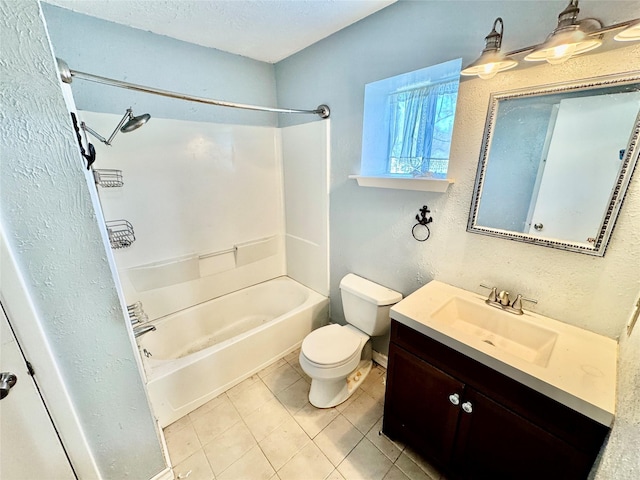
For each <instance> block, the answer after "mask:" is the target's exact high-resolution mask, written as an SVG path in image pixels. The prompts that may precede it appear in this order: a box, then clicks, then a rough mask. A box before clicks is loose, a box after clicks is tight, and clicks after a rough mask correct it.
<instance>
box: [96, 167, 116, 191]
mask: <svg viewBox="0 0 640 480" xmlns="http://www.w3.org/2000/svg"><path fill="white" fill-rule="evenodd" d="M93 179H94V180H95V182H96V185H100V186H101V187H105V188H111V187H121V186H123V185H124V180H123V178H122V170H115V169H112V168H100V169H98V168H95V169H94V170H93Z"/></svg>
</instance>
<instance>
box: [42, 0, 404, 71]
mask: <svg viewBox="0 0 640 480" xmlns="http://www.w3.org/2000/svg"><path fill="white" fill-rule="evenodd" d="M45 1H46V2H47V3H50V4H53V5H57V6H60V7H64V8H67V9H70V10H73V11H76V12H79V13H84V14H86V15H90V16H92V17H97V18H102V19H104V20H109V21H111V22H115V23H119V24H122V25H127V26H130V27H133V28H139V29H141V30H148V31H151V32H153V33H157V34H160V35H166V36H169V37H173V38H177V39H179V40H183V41H185V42H190V43H195V44H197V45H203V46H205V47H212V48H217V49H218V50H223V51H225V52H230V53H235V54H238V55H243V56H245V57H249V58H253V59H256V60H261V61H263V62H269V63H276V62H278V61H280V60H282V59H283V58H286V57H288V56H289V55H292V54H294V53H296V52H298V51H300V50H302V49H303V48H305V47H308V46H309V45H311V44H313V43H315V42H317V41H319V40H321V39H323V38H325V37H328V36H329V35H331V34H332V33H335V32H337V31H338V30H341V29H343V28H345V27H347V26H349V25H351V24H352V23H355V22H357V21H358V20H360V19H362V18H364V17H366V16H368V15H371V14H372V13H374V12H376V11H378V10H380V9H382V8H384V7H386V6H388V5H390V4H392V3H394V2H395V1H396V0H127V1H123V0H45Z"/></svg>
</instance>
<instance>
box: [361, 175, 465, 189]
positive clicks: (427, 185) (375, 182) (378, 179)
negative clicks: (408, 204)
mask: <svg viewBox="0 0 640 480" xmlns="http://www.w3.org/2000/svg"><path fill="white" fill-rule="evenodd" d="M349 178H351V179H353V180H356V181H357V182H358V185H360V186H361V187H376V188H394V189H396V190H418V191H421V192H437V193H444V192H446V191H447V189H448V188H449V185H450V184H452V183H454V179H453V178H421V177H409V176H407V177H402V176H398V175H386V176H375V177H368V176H364V175H349Z"/></svg>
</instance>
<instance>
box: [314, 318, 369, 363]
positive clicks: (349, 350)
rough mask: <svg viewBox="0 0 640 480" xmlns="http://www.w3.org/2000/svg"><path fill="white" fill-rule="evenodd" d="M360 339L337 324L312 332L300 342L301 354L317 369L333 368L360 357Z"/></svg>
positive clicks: (349, 330)
mask: <svg viewBox="0 0 640 480" xmlns="http://www.w3.org/2000/svg"><path fill="white" fill-rule="evenodd" d="M360 346H361V338H360V337H359V336H358V335H357V334H356V333H355V332H353V331H352V330H351V329H349V328H345V327H343V326H341V325H338V324H333V325H327V326H325V327H321V328H318V329H317V330H314V331H313V332H311V333H310V334H309V335H307V336H306V337H305V339H304V340H303V341H302V354H303V355H304V356H305V357H306V359H307V360H308V361H309V362H310V363H312V364H314V365H315V366H317V367H318V368H334V367H339V366H341V365H344V364H346V363H348V362H350V361H351V360H352V359H353V357H354V356H356V355H357V356H359V355H360Z"/></svg>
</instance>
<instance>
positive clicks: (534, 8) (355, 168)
mask: <svg viewBox="0 0 640 480" xmlns="http://www.w3.org/2000/svg"><path fill="white" fill-rule="evenodd" d="M561 3H562V2H556V1H553V2H551V1H549V2H539V1H519V2H504V1H499V2H496V1H420V2H414V1H400V2H398V3H395V4H393V5H391V6H389V7H387V8H385V9H383V10H381V11H379V12H377V13H376V14H374V15H372V16H370V17H367V18H365V19H364V20H362V21H360V22H358V23H355V24H353V25H351V26H350V27H348V28H346V29H344V30H341V31H339V32H337V33H335V34H334V35H332V36H330V37H328V38H326V39H324V40H322V41H320V42H318V43H316V44H314V45H312V46H310V47H308V48H306V49H304V50H302V51H301V52H299V53H297V54H295V55H293V56H291V57H289V58H287V59H285V60H283V61H281V62H279V63H277V64H276V83H277V89H278V101H279V102H281V103H282V104H289V105H300V104H303V103H304V102H305V101H307V102H316V103H319V102H323V103H327V104H328V105H329V106H330V107H331V185H330V195H331V198H330V231H331V253H330V258H331V315H332V318H333V319H334V320H336V321H338V322H342V321H344V315H343V313H342V303H341V301H340V292H339V289H338V285H339V283H340V279H341V278H342V277H343V276H344V275H345V274H347V273H348V272H354V273H357V274H360V275H362V276H364V277H366V278H369V279H371V280H373V281H376V282H378V283H381V284H383V285H386V286H388V287H390V288H393V289H395V290H398V291H400V292H402V293H404V294H409V293H411V292H413V291H414V290H416V289H417V288H419V287H420V286H422V285H424V284H425V283H427V282H428V281H430V280H432V279H438V280H441V281H445V282H448V283H451V284H454V285H456V286H459V287H462V288H466V289H467V290H472V291H477V292H478V293H482V292H483V290H482V289H480V288H479V287H478V285H479V284H480V283H489V284H492V285H497V286H499V287H501V288H506V289H508V290H509V291H512V292H517V293H522V294H523V295H525V296H529V297H532V298H537V299H538V300H539V302H538V305H537V306H536V307H535V309H536V310H537V311H538V312H539V313H542V314H544V315H548V316H551V317H555V318H559V319H562V320H564V321H566V322H568V323H571V324H575V325H578V326H581V327H584V328H587V329H589V330H592V331H595V332H597V333H601V334H604V335H608V336H610V337H616V336H617V335H619V333H620V332H621V331H622V328H623V326H624V323H625V319H626V315H627V312H628V309H629V308H630V307H631V305H633V303H634V302H635V298H636V296H637V292H638V290H639V289H640V281H639V279H638V276H637V272H636V269H632V268H630V266H629V262H628V258H629V255H632V256H633V255H640V245H638V246H637V248H636V247H630V246H624V245H625V243H628V242H626V240H627V239H628V238H631V237H633V236H634V235H635V233H634V232H635V230H634V227H633V226H632V224H633V215H634V214H635V213H634V212H635V209H636V208H638V207H636V206H634V205H633V202H634V201H633V200H632V199H633V197H634V193H633V192H634V191H635V190H634V189H637V188H639V186H640V185H639V183H638V182H639V181H640V180H638V179H637V178H635V179H634V181H633V182H632V184H631V187H630V190H631V194H630V195H628V196H627V198H626V199H625V203H624V206H623V209H622V214H621V217H620V218H619V219H618V222H617V224H616V231H615V232H614V235H613V238H612V241H611V243H610V245H609V248H608V250H607V255H606V257H605V258H604V259H602V258H600V259H594V258H589V257H587V256H585V255H581V254H577V253H570V252H563V251H559V250H554V249H550V248H545V247H541V246H532V245H527V244H523V243H518V242H513V241H509V240H503V239H495V238H491V237H486V236H481V235H477V234H471V233H467V232H466V225H467V220H468V216H469V206H470V202H471V197H472V192H473V186H474V182H475V175H476V168H477V164H478V158H479V154H480V149H481V145H482V136H483V131H484V125H485V119H486V112H487V106H488V104H489V98H490V95H491V93H492V92H501V91H508V90H513V89H518V88H527V87H533V86H539V85H543V84H549V83H557V82H563V81H571V80H575V79H579V78H587V77H592V76H598V75H606V74H610V73H619V72H621V71H626V70H630V69H631V68H632V67H630V66H629V61H628V60H622V59H630V58H638V56H637V55H638V53H637V52H638V48H640V47H639V46H638V45H637V44H636V45H629V46H625V47H623V48H618V49H617V50H613V51H611V52H605V53H594V54H592V55H586V56H582V57H578V58H575V59H572V60H571V61H569V62H567V63H565V64H562V65H547V64H544V65H535V66H531V65H523V66H521V67H520V68H518V69H514V70H510V71H509V72H504V73H503V74H500V75H497V76H496V77H495V78H493V79H491V80H480V79H469V78H468V77H465V78H463V79H462V81H461V84H460V92H459V96H458V104H457V112H456V123H455V126H454V132H453V143H452V148H451V155H450V162H449V176H450V177H452V178H454V179H455V183H454V184H453V185H452V186H451V187H450V188H449V190H448V192H447V193H445V194H436V193H428V192H427V193H425V192H416V191H406V190H390V189H376V188H363V187H358V186H357V184H356V182H355V181H354V180H349V179H348V176H349V175H350V174H358V173H360V171H361V167H360V158H361V149H362V147H361V145H362V125H363V120H362V119H363V106H364V89H365V85H366V84H367V83H370V82H374V81H377V80H380V79H384V78H388V77H391V76H394V75H399V74H402V73H406V72H410V71H413V70H417V69H420V68H424V67H427V66H429V65H436V64H439V63H442V62H445V61H448V60H451V59H454V58H460V57H461V58H462V63H463V65H465V64H468V63H470V62H471V61H473V60H474V59H475V58H477V57H478V55H479V54H480V51H481V50H482V48H483V46H484V42H483V40H484V36H485V35H486V34H487V33H488V31H489V30H490V28H491V25H492V23H493V21H494V19H495V18H496V17H497V16H501V17H502V18H503V19H504V23H505V32H506V33H505V39H504V41H503V49H504V50H506V51H509V50H511V49H516V48H521V47H524V46H527V45H533V44H536V43H538V42H540V41H542V40H543V39H544V38H545V37H546V35H547V34H548V33H549V31H550V30H551V29H553V27H554V26H555V25H556V23H557V15H558V13H559V11H560V10H561V9H562V8H563V5H562V4H561ZM583 3H584V5H583ZM580 7H581V8H582V9H583V11H584V14H585V15H586V16H595V17H598V18H600V19H601V20H602V21H603V22H604V23H605V24H612V23H616V22H617V21H622V20H625V19H629V18H636V17H637V16H638V15H639V14H640V12H639V11H638V4H637V2H627V1H600V2H593V1H585V2H581V3H580ZM581 15H582V13H581ZM546 26H548V27H546ZM596 52H598V51H596ZM318 66H321V67H322V68H318ZM303 121H309V120H307V119H301V118H296V117H291V116H289V117H285V116H283V117H282V118H281V119H280V122H281V125H285V124H292V123H297V122H303ZM315 121H318V120H315ZM636 177H637V175H636ZM425 204H426V205H428V206H429V207H430V209H431V211H432V216H433V223H432V224H431V225H430V228H431V237H430V239H429V240H428V241H427V242H424V243H419V242H416V241H415V240H414V239H413V238H412V236H411V228H412V226H413V224H414V223H415V215H416V214H417V213H418V210H419V209H420V208H421V207H422V206H423V205H425ZM626 212H631V215H628V214H627V215H625V213H626ZM629 236H631V237H629ZM631 249H633V250H634V251H633V252H631ZM594 263H596V264H597V265H594ZM543 267H544V268H543ZM608 270H615V271H616V279H617V282H616V283H615V284H614V283H613V282H607V281H606V280H605V279H604V278H603V272H605V271H608ZM569 278H570V279H571V281H570V282H568V279H569ZM567 283H571V285H572V286H573V288H572V289H570V290H568V289H567V288H566V285H567ZM599 288H605V289H607V290H608V292H607V293H604V292H602V291H599V290H598V289H599ZM622 290H624V293H622ZM622 297H624V299H622ZM605 319H606V320H605ZM374 347H376V348H378V349H379V350H380V351H382V352H386V349H387V347H386V343H385V339H381V340H378V341H375V342H374Z"/></svg>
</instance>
